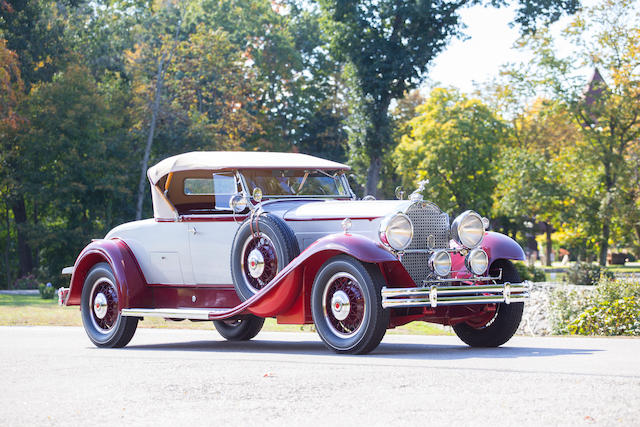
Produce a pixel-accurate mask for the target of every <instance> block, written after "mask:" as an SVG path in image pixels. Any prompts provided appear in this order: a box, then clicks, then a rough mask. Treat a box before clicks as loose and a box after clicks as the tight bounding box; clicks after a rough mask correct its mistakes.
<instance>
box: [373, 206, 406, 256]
mask: <svg viewBox="0 0 640 427" xmlns="http://www.w3.org/2000/svg"><path fill="white" fill-rule="evenodd" d="M379 235H380V240H381V241H382V243H384V244H385V245H389V246H391V247H392V248H393V249H395V250H396V251H401V250H403V249H406V248H407V246H409V244H411V239H413V224H412V223H411V220H410V219H409V217H408V216H406V215H405V214H403V213H397V214H395V215H391V216H388V217H386V218H384V219H383V220H382V222H381V223H380V231H379Z"/></svg>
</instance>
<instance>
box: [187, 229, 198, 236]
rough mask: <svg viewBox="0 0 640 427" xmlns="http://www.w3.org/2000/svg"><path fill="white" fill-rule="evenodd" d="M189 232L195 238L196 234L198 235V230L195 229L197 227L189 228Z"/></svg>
mask: <svg viewBox="0 0 640 427" xmlns="http://www.w3.org/2000/svg"><path fill="white" fill-rule="evenodd" d="M189 231H190V232H191V234H193V235H194V236H195V235H196V234H198V230H196V228H195V227H190V228H189Z"/></svg>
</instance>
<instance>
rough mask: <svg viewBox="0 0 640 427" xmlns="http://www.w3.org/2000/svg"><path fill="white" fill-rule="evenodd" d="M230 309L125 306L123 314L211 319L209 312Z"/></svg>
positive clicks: (220, 311)
mask: <svg viewBox="0 0 640 427" xmlns="http://www.w3.org/2000/svg"><path fill="white" fill-rule="evenodd" d="M228 310H229V309H228V308H123V309H122V315H123V316H130V317H163V318H165V319H192V320H209V314H211V313H222V312H225V311H228Z"/></svg>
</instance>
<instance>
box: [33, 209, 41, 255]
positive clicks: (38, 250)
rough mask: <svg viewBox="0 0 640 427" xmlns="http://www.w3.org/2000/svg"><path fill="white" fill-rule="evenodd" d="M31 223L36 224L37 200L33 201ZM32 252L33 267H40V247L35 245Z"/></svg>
mask: <svg viewBox="0 0 640 427" xmlns="http://www.w3.org/2000/svg"><path fill="white" fill-rule="evenodd" d="M33 224H34V225H35V226H37V225H38V203H37V202H33ZM33 252H34V257H33V267H34V268H38V267H40V248H39V247H38V245H36V246H35V247H34V248H33Z"/></svg>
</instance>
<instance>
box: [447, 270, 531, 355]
mask: <svg viewBox="0 0 640 427" xmlns="http://www.w3.org/2000/svg"><path fill="white" fill-rule="evenodd" d="M500 270H502V281H503V282H512V283H519V282H521V280H520V275H519V274H518V271H517V270H516V269H515V267H514V266H513V264H512V263H511V262H509V261H497V262H496V263H494V264H493V265H492V266H491V271H490V273H491V275H497V274H498V273H499V272H500ZM523 310H524V303H522V302H518V303H511V304H505V303H501V304H497V305H496V312H495V315H494V316H493V318H492V319H489V321H488V322H486V323H485V324H484V325H482V326H478V325H475V324H472V323H466V322H465V323H458V324H457V325H453V331H454V332H455V333H456V335H457V336H458V338H460V339H461V340H462V341H464V343H465V344H467V345H469V346H471V347H499V346H501V345H502V344H504V343H506V342H507V341H509V340H510V339H511V337H512V336H513V334H515V333H516V331H517V330H518V326H520V321H521V320H522V312H523Z"/></svg>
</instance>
